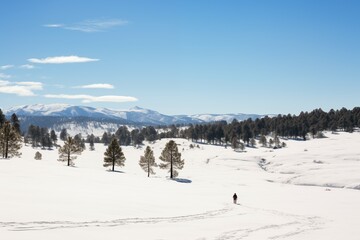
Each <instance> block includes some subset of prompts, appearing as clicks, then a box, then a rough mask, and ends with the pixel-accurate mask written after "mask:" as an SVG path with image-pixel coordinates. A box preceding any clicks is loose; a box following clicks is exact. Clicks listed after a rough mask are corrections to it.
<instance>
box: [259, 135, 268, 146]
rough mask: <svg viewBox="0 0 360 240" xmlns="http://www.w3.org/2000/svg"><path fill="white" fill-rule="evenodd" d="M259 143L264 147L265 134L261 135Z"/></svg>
mask: <svg viewBox="0 0 360 240" xmlns="http://www.w3.org/2000/svg"><path fill="white" fill-rule="evenodd" d="M259 143H260V144H261V146H263V147H266V145H267V139H266V137H265V135H261V137H260V140H259Z"/></svg>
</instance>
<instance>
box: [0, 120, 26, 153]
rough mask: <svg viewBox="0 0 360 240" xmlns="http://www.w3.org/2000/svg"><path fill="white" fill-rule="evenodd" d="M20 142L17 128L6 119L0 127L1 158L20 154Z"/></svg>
mask: <svg viewBox="0 0 360 240" xmlns="http://www.w3.org/2000/svg"><path fill="white" fill-rule="evenodd" d="M21 143H22V139H21V135H20V133H19V132H18V130H17V128H15V127H14V126H12V125H11V124H10V122H9V121H6V122H5V123H4V124H3V126H2V127H1V129H0V150H1V152H2V156H3V158H9V157H13V156H20V155H21V153H20V152H19V150H20V149H21V147H22V144H21Z"/></svg>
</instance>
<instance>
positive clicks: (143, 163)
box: [139, 146, 157, 177]
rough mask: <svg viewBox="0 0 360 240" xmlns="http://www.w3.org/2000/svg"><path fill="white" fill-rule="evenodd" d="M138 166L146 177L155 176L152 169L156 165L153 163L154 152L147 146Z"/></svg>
mask: <svg viewBox="0 0 360 240" xmlns="http://www.w3.org/2000/svg"><path fill="white" fill-rule="evenodd" d="M139 165H140V167H141V168H142V169H143V170H144V171H145V172H147V174H148V177H150V174H155V172H154V170H153V168H152V167H157V164H156V163H155V157H154V152H153V150H151V148H150V147H149V146H147V147H146V149H145V152H144V156H141V157H140V161H139Z"/></svg>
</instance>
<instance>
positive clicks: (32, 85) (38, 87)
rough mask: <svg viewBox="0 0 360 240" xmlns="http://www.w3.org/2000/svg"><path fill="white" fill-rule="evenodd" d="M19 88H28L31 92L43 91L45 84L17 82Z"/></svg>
mask: <svg viewBox="0 0 360 240" xmlns="http://www.w3.org/2000/svg"><path fill="white" fill-rule="evenodd" d="M16 84H17V85H19V86H24V87H27V88H28V89H31V90H42V89H43V83H41V82H16Z"/></svg>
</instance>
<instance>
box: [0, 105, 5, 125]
mask: <svg viewBox="0 0 360 240" xmlns="http://www.w3.org/2000/svg"><path fill="white" fill-rule="evenodd" d="M5 122H6V117H5V114H4V113H3V111H2V110H1V109H0V128H2V126H3V125H4V123H5Z"/></svg>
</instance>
